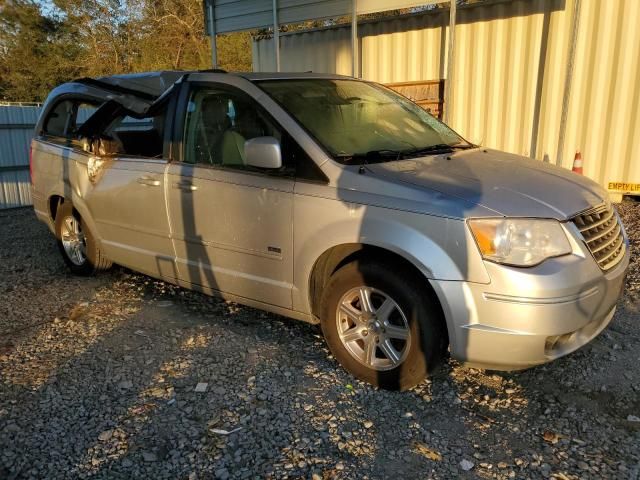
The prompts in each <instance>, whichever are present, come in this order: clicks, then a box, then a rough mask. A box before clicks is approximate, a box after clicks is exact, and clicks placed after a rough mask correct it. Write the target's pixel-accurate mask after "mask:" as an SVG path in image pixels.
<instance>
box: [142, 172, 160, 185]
mask: <svg viewBox="0 0 640 480" xmlns="http://www.w3.org/2000/svg"><path fill="white" fill-rule="evenodd" d="M138 183H139V184H140V185H145V186H147V187H159V186H160V180H156V179H155V178H153V177H147V176H146V175H145V176H142V177H140V178H138Z"/></svg>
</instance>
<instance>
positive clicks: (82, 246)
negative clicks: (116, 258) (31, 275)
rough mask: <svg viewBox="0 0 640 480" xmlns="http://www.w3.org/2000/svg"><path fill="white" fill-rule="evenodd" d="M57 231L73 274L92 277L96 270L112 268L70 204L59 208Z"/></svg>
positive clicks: (56, 221)
mask: <svg viewBox="0 0 640 480" xmlns="http://www.w3.org/2000/svg"><path fill="white" fill-rule="evenodd" d="M55 230H56V237H57V239H58V248H59V249H60V253H61V254H62V258H63V259H64V262H65V263H66V264H67V266H68V267H69V269H70V270H71V271H72V272H73V273H75V274H77V275H91V274H93V273H94V272H95V271H96V270H106V269H108V268H109V267H111V265H112V263H111V261H110V260H109V259H107V258H106V257H105V256H104V255H103V254H102V252H101V250H100V249H99V248H98V246H97V245H96V242H95V240H94V238H93V236H92V235H91V232H90V231H89V230H88V229H87V228H86V227H85V225H84V222H83V221H82V218H81V217H80V215H79V214H78V213H77V212H76V211H75V210H74V208H73V205H72V204H71V203H70V202H64V203H62V204H61V205H60V206H59V207H58V210H57V213H56V220H55Z"/></svg>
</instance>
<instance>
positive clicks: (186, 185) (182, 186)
mask: <svg viewBox="0 0 640 480" xmlns="http://www.w3.org/2000/svg"><path fill="white" fill-rule="evenodd" d="M173 188H177V189H178V190H183V191H185V192H193V191H195V190H197V189H198V187H196V186H195V185H194V184H193V183H191V182H176V183H174V184H173Z"/></svg>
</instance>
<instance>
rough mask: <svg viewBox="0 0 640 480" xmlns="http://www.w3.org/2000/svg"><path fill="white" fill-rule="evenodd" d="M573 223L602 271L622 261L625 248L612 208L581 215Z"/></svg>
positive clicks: (596, 209) (608, 207) (619, 226)
mask: <svg viewBox="0 0 640 480" xmlns="http://www.w3.org/2000/svg"><path fill="white" fill-rule="evenodd" d="M573 223H574V224H575V225H576V227H578V230H580V233H581V234H582V238H583V239H584V242H585V243H586V244H587V247H588V248H589V251H590V252H591V254H592V255H593V258H595V260H596V262H598V265H600V268H601V269H602V270H605V271H606V270H609V269H611V268H613V267H615V266H616V265H617V264H618V262H619V261H620V260H622V258H623V257H624V252H625V249H626V246H625V244H624V238H623V236H622V225H620V222H619V221H618V216H617V215H616V214H615V210H614V209H613V206H611V205H603V206H601V207H597V208H594V209H592V210H589V211H587V212H585V213H581V214H580V215H577V216H576V217H574V219H573Z"/></svg>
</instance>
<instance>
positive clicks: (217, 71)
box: [198, 68, 229, 73]
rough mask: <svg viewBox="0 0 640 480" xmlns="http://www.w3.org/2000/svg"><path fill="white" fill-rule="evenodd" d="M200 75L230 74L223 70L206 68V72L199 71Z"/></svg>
mask: <svg viewBox="0 0 640 480" xmlns="http://www.w3.org/2000/svg"><path fill="white" fill-rule="evenodd" d="M198 72H200V73H229V72H227V71H226V70H225V69H223V68H205V69H204V70H198Z"/></svg>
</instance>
